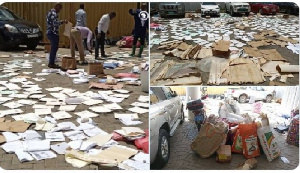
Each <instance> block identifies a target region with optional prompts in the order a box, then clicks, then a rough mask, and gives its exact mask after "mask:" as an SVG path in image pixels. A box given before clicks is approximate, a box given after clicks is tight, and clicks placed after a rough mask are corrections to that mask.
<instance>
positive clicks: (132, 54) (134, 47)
mask: <svg viewBox="0 0 300 173" xmlns="http://www.w3.org/2000/svg"><path fill="white" fill-rule="evenodd" d="M135 49H136V46H135V45H133V46H132V52H131V54H130V55H129V56H131V57H134V56H135Z"/></svg>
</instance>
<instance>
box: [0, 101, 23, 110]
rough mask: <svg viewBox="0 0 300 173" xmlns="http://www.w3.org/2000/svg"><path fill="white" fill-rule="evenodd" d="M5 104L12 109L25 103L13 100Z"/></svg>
mask: <svg viewBox="0 0 300 173" xmlns="http://www.w3.org/2000/svg"><path fill="white" fill-rule="evenodd" d="M3 106H5V107H8V108H10V109H15V108H19V107H21V106H24V105H22V104H20V103H18V102H16V101H12V102H7V103H5V104H3Z"/></svg>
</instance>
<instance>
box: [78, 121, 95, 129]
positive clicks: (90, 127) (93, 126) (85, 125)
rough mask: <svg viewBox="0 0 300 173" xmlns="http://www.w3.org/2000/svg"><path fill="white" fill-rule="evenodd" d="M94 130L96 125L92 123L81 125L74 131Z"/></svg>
mask: <svg viewBox="0 0 300 173" xmlns="http://www.w3.org/2000/svg"><path fill="white" fill-rule="evenodd" d="M92 128H95V125H93V124H90V123H81V124H79V126H78V127H76V128H75V129H74V130H87V129H92Z"/></svg>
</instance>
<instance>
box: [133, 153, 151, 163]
mask: <svg viewBox="0 0 300 173" xmlns="http://www.w3.org/2000/svg"><path fill="white" fill-rule="evenodd" d="M132 160H135V161H138V162H142V163H148V164H150V156H149V154H146V153H143V152H139V153H137V154H136V155H135V156H133V158H132Z"/></svg>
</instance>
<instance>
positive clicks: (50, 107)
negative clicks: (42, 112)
mask: <svg viewBox="0 0 300 173" xmlns="http://www.w3.org/2000/svg"><path fill="white" fill-rule="evenodd" d="M32 108H33V109H53V108H54V106H46V105H38V104H35V105H33V106H32Z"/></svg>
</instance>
